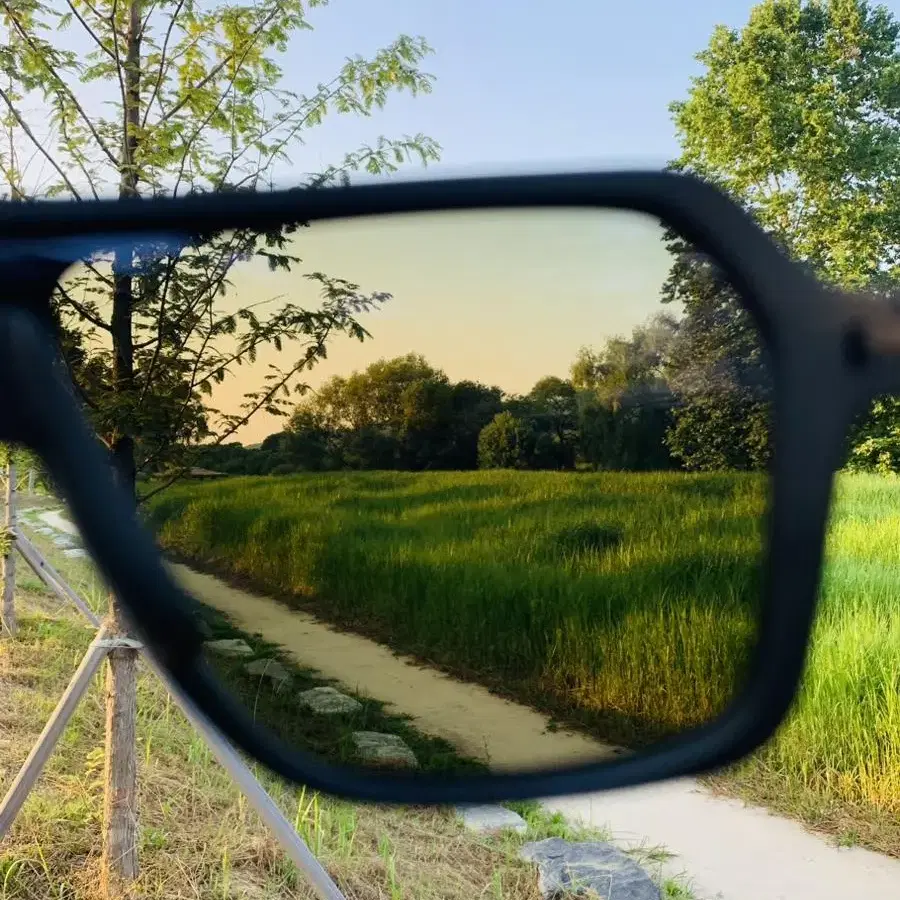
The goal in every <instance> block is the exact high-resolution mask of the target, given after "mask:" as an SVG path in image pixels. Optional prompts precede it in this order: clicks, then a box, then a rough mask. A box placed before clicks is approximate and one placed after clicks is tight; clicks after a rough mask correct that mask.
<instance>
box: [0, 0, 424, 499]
mask: <svg viewBox="0 0 900 900" xmlns="http://www.w3.org/2000/svg"><path fill="white" fill-rule="evenodd" d="M311 5H315V6H319V5H323V3H322V2H314V3H313V4H311ZM2 10H3V14H4V22H5V24H6V26H7V28H8V30H9V35H10V40H9V41H8V44H7V46H6V47H5V49H4V51H3V55H2V59H3V74H4V76H5V77H6V80H7V81H8V84H9V87H8V88H5V89H3V90H2V91H0V102H2V103H3V104H5V107H6V113H7V115H6V122H7V124H8V125H9V126H11V127H13V128H14V129H15V131H16V134H17V135H18V139H17V144H18V146H16V147H11V148H10V153H9V154H8V155H7V156H6V157H5V158H4V159H3V161H2V164H3V167H4V172H3V174H4V177H5V181H6V182H7V184H8V185H9V191H10V194H11V195H12V196H16V197H33V196H66V197H68V198H70V199H73V200H81V199H89V198H91V197H95V196H101V195H103V194H106V193H109V191H110V190H113V191H115V192H116V193H117V195H118V196H120V197H151V196H160V195H168V196H176V195H182V194H186V193H211V192H212V193H216V192H225V191H254V190H265V189H267V187H268V185H269V184H270V182H271V180H272V178H273V173H274V171H275V167H276V166H278V165H279V164H281V163H283V162H284V161H286V160H288V159H289V153H290V151H291V150H292V149H293V148H296V147H297V146H299V145H301V144H302V143H304V141H305V135H306V134H307V133H308V132H309V131H310V130H311V129H313V128H314V127H315V126H317V125H318V124H319V123H321V122H322V120H323V119H324V118H325V117H326V116H327V115H329V114H331V113H351V114H358V115H363V116H365V115H369V114H370V113H371V112H372V111H373V110H374V109H376V108H378V107H380V106H383V105H384V104H385V103H386V101H387V100H388V98H389V95H390V94H391V93H392V92H394V91H410V92H412V93H418V92H420V91H427V90H429V89H430V86H431V78H430V76H428V75H427V74H425V73H423V72H421V71H420V69H419V64H420V62H421V61H422V60H423V59H424V57H425V55H426V54H427V53H428V52H429V48H428V46H427V44H426V43H425V42H424V41H423V40H422V39H420V38H411V37H407V36H401V37H400V38H398V39H397V40H396V41H395V42H394V43H393V44H391V45H390V46H388V47H386V48H384V49H383V50H381V51H379V52H378V53H376V54H375V55H374V56H373V57H372V58H370V59H364V58H362V57H358V56H357V57H352V58H349V59H348V60H347V61H346V63H345V64H344V66H343V67H342V68H341V70H340V71H339V72H338V73H337V74H336V75H335V76H334V77H333V78H332V79H331V80H330V81H328V82H326V83H323V84H320V85H318V86H317V87H316V89H315V90H314V91H312V92H310V93H308V94H304V93H302V92H300V91H298V90H296V89H294V88H293V87H287V86H285V84H284V83H283V73H282V69H281V66H280V63H279V57H280V55H281V54H282V53H283V52H284V51H285V50H286V49H287V47H288V42H289V40H290V39H291V37H292V36H293V35H295V34H297V33H298V32H300V31H302V30H304V29H309V27H310V26H309V23H308V21H307V10H306V4H304V3H303V2H301V0H262V2H255V3H243V4H241V3H239V4H233V3H222V4H216V5H212V4H210V5H205V6H204V7H202V8H201V7H200V6H199V5H198V4H196V3H194V2H188V0H163V2H157V3H152V4H151V3H148V2H145V0H131V2H121V0H102V2H99V3H89V2H87V0H66V2H65V3H62V2H59V3H50V2H38V0H18V2H16V3H15V4H13V3H7V2H4V3H3V5H2ZM72 42H75V43H76V44H78V45H79V46H81V45H87V46H85V47H84V51H85V52H78V51H77V50H74V49H71V48H70V47H69V46H68V44H71V43H72ZM98 93H99V94H102V95H103V96H101V97H100V101H102V102H98V101H97V98H96V95H97V94H98ZM89 95H90V103H89ZM33 103H37V104H38V106H37V110H36V111H35V112H34V113H32V114H31V115H29V109H30V105H31V104H33ZM95 110H96V111H95ZM105 110H109V112H106V111H105ZM47 118H49V121H50V123H51V126H52V132H53V133H52V136H43V135H42V134H41V131H42V127H41V126H42V122H43V121H44V120H45V119H47ZM438 149H439V148H438V147H437V145H436V144H435V143H434V141H432V140H431V139H429V138H427V137H426V136H424V135H416V136H408V137H403V138H401V139H398V140H389V139H386V138H379V139H378V140H377V141H376V142H375V143H374V144H373V145H366V146H363V147H360V148H358V149H356V150H353V151H351V152H350V153H348V154H346V156H345V157H344V159H342V160H339V161H336V162H335V163H334V164H333V165H331V166H329V167H328V168H327V169H326V170H325V171H323V172H319V173H314V174H310V175H308V176H303V177H302V178H300V179H298V184H297V186H298V187H299V186H306V187H314V186H318V185H323V184H327V183H331V182H334V181H340V180H347V179H348V178H349V176H350V174H351V173H352V172H353V171H356V170H361V169H365V170H366V171H369V172H373V173H378V172H385V171H391V170H393V169H395V168H396V167H397V166H398V165H399V164H400V163H401V162H402V161H403V160H405V159H407V158H412V157H416V158H419V159H421V160H422V161H428V160H431V159H434V158H436V157H437V154H438ZM26 151H27V155H28V157H30V158H34V159H37V160H39V161H40V162H41V163H42V165H43V166H44V168H45V170H47V171H50V172H52V173H53V174H52V176H51V177H50V178H49V180H48V181H46V182H38V181H37V179H36V177H35V176H34V175H31V174H30V171H29V169H28V167H27V166H24V165H22V164H21V163H20V160H23V159H25V158H26ZM300 224H301V223H291V224H289V225H287V226H286V227H285V228H283V229H279V230H278V231H276V232H274V233H270V234H258V233H254V232H250V231H239V232H227V233H219V234H206V235H195V236H192V237H191V239H190V240H189V241H188V246H186V247H183V248H177V249H174V250H173V249H166V248H161V247H159V246H147V245H146V244H145V245H144V246H140V247H135V246H129V245H119V246H117V247H115V248H111V249H109V250H108V252H107V253H106V254H105V255H104V256H103V257H102V258H101V259H100V260H95V261H92V262H90V263H88V264H87V265H85V266H84V267H82V268H81V269H80V270H79V271H78V273H77V275H74V276H73V277H72V278H70V279H69V280H67V282H66V284H65V285H64V286H61V287H60V289H59V290H58V291H57V293H56V296H55V298H54V312H55V314H56V316H57V317H58V319H59V321H60V323H61V325H62V326H63V328H64V329H65V334H66V336H67V338H68V342H67V343H66V344H65V345H64V349H66V350H67V351H68V362H69V365H70V369H71V371H72V374H73V377H74V380H75V382H76V385H77V387H78V389H79V393H80V395H81V398H82V400H83V401H84V403H85V405H86V407H87V408H88V409H89V410H90V412H91V414H92V416H93V419H94V422H95V425H96V426H97V430H98V434H99V435H100V436H101V437H102V438H103V440H104V441H105V442H106V443H107V444H108V446H109V447H110V449H111V451H112V452H113V454H114V456H115V457H116V459H117V462H118V468H119V471H120V472H121V473H122V474H123V477H124V478H125V480H126V482H127V483H129V484H131V483H133V481H134V477H135V475H136V474H138V473H140V472H143V471H150V470H152V469H154V468H156V467H159V465H160V464H162V463H164V462H165V463H171V462H180V461H181V459H180V458H179V457H182V458H183V457H184V449H185V447H191V446H192V445H194V444H196V443H198V442H200V441H209V440H210V439H211V438H212V439H215V440H218V441H223V440H226V439H227V438H228V437H229V436H230V435H231V434H233V433H234V431H236V430H237V428H239V427H240V426H241V425H242V424H244V423H245V422H246V421H247V419H248V418H249V417H250V416H252V415H253V414H255V413H256V412H257V411H259V410H266V411H267V412H269V413H275V414H280V413H284V412H285V409H286V407H285V404H286V403H288V394H289V391H290V390H291V389H292V388H299V389H302V387H303V386H302V383H301V381H300V380H301V378H302V375H303V374H304V373H305V372H306V371H307V370H308V369H309V368H311V367H312V366H313V365H314V364H315V362H316V361H317V360H318V359H320V358H321V356H322V355H323V354H324V352H325V346H326V344H327V341H328V340H329V338H330V337H332V336H333V335H335V334H339V333H344V334H350V335H353V336H355V337H358V338H360V339H362V338H364V337H365V332H364V331H363V329H362V328H361V327H360V326H359V324H358V322H357V320H356V315H357V314H358V313H359V312H361V311H364V310H366V309H371V308H372V307H373V306H374V305H377V304H378V303H380V302H382V301H383V300H385V299H386V295H384V294H381V293H376V294H369V295H366V294H363V293H362V292H361V291H360V289H359V286H357V285H355V284H352V283H349V282H347V281H344V280H342V279H340V278H339V277H336V276H335V275H332V274H325V273H321V272H308V273H305V275H304V276H303V277H305V278H308V279H311V280H313V281H314V282H315V283H316V284H317V285H318V286H319V287H320V289H321V292H322V305H321V307H320V308H319V309H317V310H306V309H302V308H300V307H298V306H297V305H295V304H293V303H291V302H284V301H279V300H277V299H276V298H271V299H270V298H263V300H262V302H261V303H259V304H257V305H254V306H250V307H246V308H242V309H240V310H238V311H237V312H235V311H234V310H233V309H228V308H227V306H226V305H225V304H224V303H223V297H225V296H226V295H227V293H228V289H229V286H230V274H231V272H232V269H233V268H234V266H235V265H237V264H238V263H239V262H242V261H245V260H250V259H253V258H257V259H261V260H264V261H265V262H266V263H267V264H268V265H269V266H270V267H271V268H273V269H276V268H282V269H286V270H291V269H292V268H294V267H296V266H297V265H299V262H300V260H299V259H298V257H297V256H296V255H294V253H292V252H291V251H292V249H293V248H292V246H291V242H292V240H295V239H296V238H297V232H298V228H299V225H300ZM287 345H293V346H294V347H296V348H297V350H296V352H295V357H294V358H293V359H292V360H291V361H290V362H289V363H288V365H286V366H284V367H279V368H277V369H273V370H272V371H270V372H269V373H268V374H267V375H266V376H265V378H264V379H262V382H261V384H259V385H258V386H257V387H255V388H254V389H252V390H249V391H247V392H246V394H245V396H244V402H243V404H242V407H241V409H240V410H239V411H234V410H230V411H224V412H221V411H218V410H215V409H214V408H212V407H211V405H210V403H209V400H208V396H209V394H210V393H212V389H213V387H214V386H215V385H217V384H220V383H222V382H223V381H224V380H226V379H228V378H229V377H232V375H233V374H234V372H235V371H236V369H237V368H238V367H239V366H241V365H243V364H245V363H252V362H253V361H254V360H255V359H256V356H257V354H258V352H259V350H260V349H261V348H262V347H264V346H272V347H274V348H275V349H276V350H280V349H281V348H282V347H285V346H287Z"/></svg>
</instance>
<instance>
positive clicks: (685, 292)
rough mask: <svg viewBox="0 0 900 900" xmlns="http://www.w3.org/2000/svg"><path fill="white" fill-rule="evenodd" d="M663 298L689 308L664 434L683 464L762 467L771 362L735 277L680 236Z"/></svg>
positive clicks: (673, 362) (671, 365)
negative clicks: (723, 275)
mask: <svg viewBox="0 0 900 900" xmlns="http://www.w3.org/2000/svg"><path fill="white" fill-rule="evenodd" d="M670 247H671V250H672V253H673V256H674V258H675V262H674V263H673V266H672V269H671V271H670V274H669V278H668V280H667V282H666V284H665V285H664V288H663V300H664V302H669V303H679V304H681V305H682V306H683V308H684V316H683V318H682V320H681V322H680V325H679V328H678V334H677V338H676V339H675V340H674V341H673V342H672V345H671V347H670V348H669V356H668V359H667V361H666V365H665V372H666V377H667V379H668V382H669V386H670V389H671V391H672V392H673V394H674V398H675V403H674V404H673V409H672V420H673V421H672V425H671V427H670V429H669V430H668V432H667V434H666V438H665V442H666V445H667V447H668V448H669V451H670V452H671V454H672V456H673V457H674V458H675V459H677V460H679V461H680V462H681V463H682V464H683V465H684V466H685V468H688V469H695V470H701V471H716V470H721V469H739V470H740V469H763V468H765V467H766V466H767V465H768V463H769V460H770V458H771V452H772V448H771V440H770V423H771V403H772V400H771V395H772V383H771V369H770V365H769V363H768V361H767V357H766V354H765V352H764V348H763V345H762V341H761V340H760V337H759V333H758V331H757V329H756V327H755V324H754V323H753V321H752V319H751V318H750V315H749V313H748V312H747V311H746V310H745V309H744V307H743V304H742V303H741V300H740V298H739V297H738V295H737V294H736V293H735V291H734V289H733V288H732V287H731V285H730V284H729V283H728V282H727V281H725V280H724V279H722V278H721V277H720V276H719V273H718V271H717V269H716V267H715V266H714V265H713V264H712V263H710V262H709V261H708V260H706V259H704V258H699V257H698V256H697V255H696V254H694V253H693V252H692V248H691V247H690V246H689V245H688V244H687V243H686V242H685V241H683V240H682V239H680V238H678V237H675V236H673V237H672V240H671V244H670Z"/></svg>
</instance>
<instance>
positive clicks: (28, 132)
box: [0, 88, 82, 200]
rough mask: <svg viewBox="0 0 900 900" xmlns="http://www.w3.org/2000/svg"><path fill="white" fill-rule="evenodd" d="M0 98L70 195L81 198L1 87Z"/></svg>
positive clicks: (77, 198)
mask: <svg viewBox="0 0 900 900" xmlns="http://www.w3.org/2000/svg"><path fill="white" fill-rule="evenodd" d="M0 100H3V102H4V103H5V104H6V107H7V109H9V111H10V112H11V113H12V116H13V118H14V119H15V120H16V122H18V123H19V127H20V128H21V129H22V131H24V132H25V134H26V135H27V136H28V138H29V140H30V141H31V142H32V143H33V144H34V146H35V148H36V149H37V151H38V152H39V153H40V154H41V156H43V157H44V159H46V160H47V162H48V163H50V165H51V166H53V168H54V170H55V171H56V173H57V174H58V175H59V177H60V178H61V179H62V180H63V184H65V186H66V187H67V188H68V189H69V191H70V192H71V193H72V196H73V197H74V198H75V199H76V200H81V199H82V197H81V194H79V193H78V190H77V189H76V187H75V185H74V184H72V182H71V181H70V180H69V178H68V176H67V175H66V173H65V172H64V171H63V170H62V167H61V166H60V165H59V163H58V162H57V161H56V160H55V159H54V158H53V157H52V156H51V155H50V152H49V151H48V150H47V148H46V147H44V145H43V144H42V143H41V142H40V141H39V140H38V139H37V136H36V135H35V133H34V132H33V131H32V130H31V128H30V127H29V125H28V123H27V122H26V121H25V120H24V119H23V118H22V115H21V114H20V113H19V111H18V110H17V109H16V107H15V106H14V104H13V102H12V100H11V99H10V97H9V94H7V93H6V91H4V90H3V88H0Z"/></svg>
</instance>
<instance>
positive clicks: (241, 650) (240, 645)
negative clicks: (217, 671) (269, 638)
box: [204, 638, 253, 656]
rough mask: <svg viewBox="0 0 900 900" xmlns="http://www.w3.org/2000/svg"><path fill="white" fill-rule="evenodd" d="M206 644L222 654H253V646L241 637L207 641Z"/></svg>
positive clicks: (210, 648)
mask: <svg viewBox="0 0 900 900" xmlns="http://www.w3.org/2000/svg"><path fill="white" fill-rule="evenodd" d="M204 646H205V647H206V648H207V649H208V650H211V651H212V652H213V653H218V654H220V655H221V656H253V650H252V648H251V647H250V646H249V645H248V644H247V642H246V641H242V640H241V639H240V638H223V639H222V640H219V641H207V642H206V643H205V644H204Z"/></svg>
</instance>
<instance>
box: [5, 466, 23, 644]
mask: <svg viewBox="0 0 900 900" xmlns="http://www.w3.org/2000/svg"><path fill="white" fill-rule="evenodd" d="M6 529H7V531H8V532H9V536H10V539H11V540H10V542H9V546H8V547H7V549H6V553H4V554H3V607H2V619H3V628H4V629H5V630H6V631H7V632H8V633H9V635H10V636H11V637H15V636H16V634H17V633H18V630H19V629H18V626H17V624H16V605H15V598H16V547H15V536H16V464H15V463H14V462H12V461H10V462H8V463H7V465H6Z"/></svg>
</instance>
